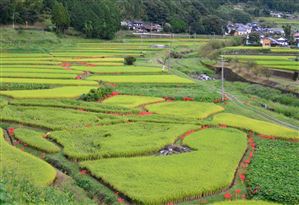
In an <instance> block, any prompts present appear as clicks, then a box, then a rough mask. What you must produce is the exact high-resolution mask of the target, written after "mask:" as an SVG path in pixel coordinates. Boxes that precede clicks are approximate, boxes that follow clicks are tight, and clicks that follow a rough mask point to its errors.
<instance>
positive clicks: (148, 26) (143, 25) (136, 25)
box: [121, 20, 163, 33]
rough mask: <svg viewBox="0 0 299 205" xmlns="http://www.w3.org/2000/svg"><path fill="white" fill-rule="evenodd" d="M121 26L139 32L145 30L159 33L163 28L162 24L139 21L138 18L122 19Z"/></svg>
mask: <svg viewBox="0 0 299 205" xmlns="http://www.w3.org/2000/svg"><path fill="white" fill-rule="evenodd" d="M121 26H122V27H124V28H127V29H129V30H132V31H134V32H137V33H144V32H156V33H159V32H161V31H162V30H163V29H162V26H161V25H160V24H156V23H151V22H144V21H138V20H134V21H122V22H121Z"/></svg>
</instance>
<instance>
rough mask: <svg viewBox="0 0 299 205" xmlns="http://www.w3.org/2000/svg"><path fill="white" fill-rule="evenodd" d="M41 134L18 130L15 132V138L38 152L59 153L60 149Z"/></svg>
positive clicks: (22, 129)
mask: <svg viewBox="0 0 299 205" xmlns="http://www.w3.org/2000/svg"><path fill="white" fill-rule="evenodd" d="M44 135H45V134H44V133H43V132H38V131H34V130H30V129H24V128H18V129H16V130H15V138H16V139H18V140H20V141H21V142H22V143H25V144H28V145H29V146H31V147H34V148H36V149H38V150H41V151H44V152H48V153H55V152H59V151H60V148H59V147H58V146H57V145H55V144H54V143H52V142H49V141H48V140H46V139H45V138H44Z"/></svg>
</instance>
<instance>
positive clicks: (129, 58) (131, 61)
mask: <svg viewBox="0 0 299 205" xmlns="http://www.w3.org/2000/svg"><path fill="white" fill-rule="evenodd" d="M135 62H136V58H135V57H134V56H127V57H125V62H124V63H125V65H133V64H134V63H135Z"/></svg>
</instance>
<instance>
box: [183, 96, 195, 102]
mask: <svg viewBox="0 0 299 205" xmlns="http://www.w3.org/2000/svg"><path fill="white" fill-rule="evenodd" d="M183 100H184V101H193V100H194V99H193V98H190V97H184V98H183Z"/></svg>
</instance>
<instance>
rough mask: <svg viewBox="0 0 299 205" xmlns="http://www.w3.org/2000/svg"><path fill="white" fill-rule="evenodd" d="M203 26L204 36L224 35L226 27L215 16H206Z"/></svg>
mask: <svg viewBox="0 0 299 205" xmlns="http://www.w3.org/2000/svg"><path fill="white" fill-rule="evenodd" d="M201 23H202V25H203V34H215V35H222V34H223V33H224V28H223V27H224V25H225V23H224V22H223V20H222V19H220V18H219V17H218V16H215V15H208V16H204V17H203V18H202V20H201Z"/></svg>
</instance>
